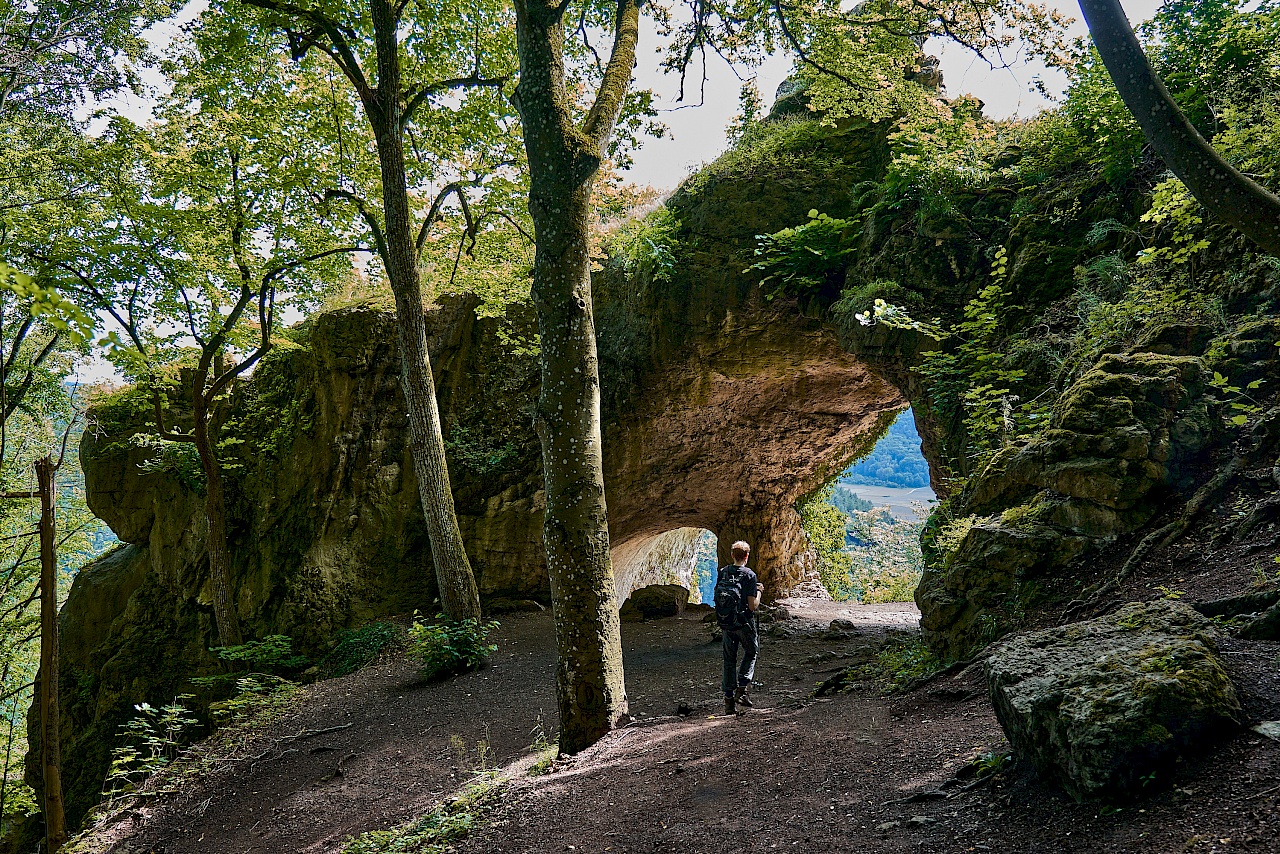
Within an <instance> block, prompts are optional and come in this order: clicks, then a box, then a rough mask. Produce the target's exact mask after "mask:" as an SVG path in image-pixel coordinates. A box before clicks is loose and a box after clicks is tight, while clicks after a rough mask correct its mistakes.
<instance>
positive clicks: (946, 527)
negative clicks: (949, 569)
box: [934, 516, 986, 559]
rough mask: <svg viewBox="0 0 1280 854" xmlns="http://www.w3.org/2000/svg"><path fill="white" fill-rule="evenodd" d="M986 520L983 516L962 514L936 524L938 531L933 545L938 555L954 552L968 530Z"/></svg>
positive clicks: (967, 533) (944, 555)
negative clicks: (956, 517)
mask: <svg viewBox="0 0 1280 854" xmlns="http://www.w3.org/2000/svg"><path fill="white" fill-rule="evenodd" d="M985 521H986V518H985V517H983V516H962V517H960V518H958V519H949V520H947V521H945V522H943V523H941V524H940V525H939V526H938V533H937V534H936V535H935V537H934V545H935V546H936V547H937V549H938V553H939V555H941V556H943V558H944V559H945V557H946V556H947V555H950V554H952V553H954V552H955V551H956V550H957V549H959V548H960V544H961V543H962V542H964V538H965V537H967V536H968V535H969V531H971V530H973V528H974V526H975V525H980V524H982V523H983V522H985Z"/></svg>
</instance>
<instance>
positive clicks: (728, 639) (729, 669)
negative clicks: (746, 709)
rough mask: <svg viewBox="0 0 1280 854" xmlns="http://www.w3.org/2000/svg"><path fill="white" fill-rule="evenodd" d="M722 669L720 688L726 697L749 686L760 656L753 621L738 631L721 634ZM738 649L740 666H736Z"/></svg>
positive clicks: (757, 636)
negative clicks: (722, 647) (740, 657)
mask: <svg viewBox="0 0 1280 854" xmlns="http://www.w3.org/2000/svg"><path fill="white" fill-rule="evenodd" d="M723 642H724V668H723V669H722V670H721V673H720V687H721V688H723V689H724V695H725V696H726V697H729V696H731V695H732V694H733V693H734V691H736V690H737V689H738V688H740V687H742V688H745V687H747V686H748V685H750V684H751V677H752V676H754V675H755V672H756V659H757V658H758V657H759V656H760V634H759V632H757V631H756V621H755V620H754V619H753V620H751V621H750V622H749V623H747V624H746V625H745V626H743V627H742V628H740V629H734V630H732V631H730V630H729V629H725V630H724V632H723ZM738 647H742V664H741V665H739V664H738Z"/></svg>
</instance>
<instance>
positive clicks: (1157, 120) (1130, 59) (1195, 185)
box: [1080, 0, 1280, 255]
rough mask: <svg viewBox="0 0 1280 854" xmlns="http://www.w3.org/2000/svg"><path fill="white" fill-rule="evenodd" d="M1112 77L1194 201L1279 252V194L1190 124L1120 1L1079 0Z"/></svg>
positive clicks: (1146, 132)
mask: <svg viewBox="0 0 1280 854" xmlns="http://www.w3.org/2000/svg"><path fill="white" fill-rule="evenodd" d="M1080 11H1081V12H1083V13H1084V18H1085V21H1086V22H1087V23H1088V25H1089V33H1090V35H1092V36H1093V43H1094V44H1095V45H1097V48H1098V54H1099V55H1100V56H1101V57H1102V62H1103V64H1104V65H1105V66H1106V67H1107V72H1108V73H1109V74H1110V75H1111V80H1112V82H1114V83H1115V86H1116V89H1117V90H1118V91H1119V92H1120V97H1121V98H1122V99H1123V100H1124V104H1125V106H1126V107H1128V108H1129V112H1130V113H1132V114H1133V117H1134V119H1135V120H1136V121H1137V122H1138V126H1139V127H1141V128H1142V134H1143V136H1145V137H1146V139H1147V142H1148V143H1150V145H1151V147H1152V148H1154V149H1155V150H1156V153H1157V154H1159V155H1160V158H1161V159H1162V160H1164V162H1165V165H1167V166H1168V167H1169V169H1170V170H1172V172H1173V174H1175V175H1177V176H1178V177H1179V178H1180V179H1182V183H1184V184H1186V185H1187V189H1188V190H1190V191H1191V195H1193V196H1195V199H1196V201H1198V202H1199V203H1200V204H1202V205H1204V207H1205V209H1206V210H1207V211H1209V213H1210V214H1212V215H1213V216H1214V217H1216V218H1218V219H1220V220H1222V221H1223V222H1225V223H1227V224H1228V225H1230V226H1232V227H1234V228H1235V229H1237V230H1238V231H1239V232H1240V233H1241V234H1243V235H1245V236H1246V237H1248V238H1249V239H1250V240H1252V241H1253V242H1254V243H1256V244H1258V246H1260V247H1261V248H1262V249H1263V250H1265V251H1266V252H1269V253H1270V254H1272V255H1280V197H1277V196H1276V195H1275V194H1274V193H1272V192H1271V191H1269V190H1268V189H1267V188H1266V187H1263V186H1262V185H1261V184H1258V183H1257V182H1256V181H1254V180H1252V179H1250V178H1248V177H1247V176H1245V175H1243V174H1241V172H1240V171H1239V170H1237V169H1236V168H1235V167H1234V166H1232V165H1231V164H1229V163H1227V162H1226V161H1225V160H1224V159H1223V158H1222V156H1221V155H1219V154H1218V152H1217V151H1215V150H1214V149H1213V146H1211V145H1210V144H1209V143H1208V142H1207V141H1206V140H1205V138H1204V137H1202V136H1201V135H1200V132H1199V131H1197V130H1196V129H1195V127H1194V126H1192V124H1191V122H1189V121H1188V120H1187V117H1186V116H1185V115H1183V113H1182V110H1180V109H1179V108H1178V105H1177V102H1175V101H1174V100H1173V96H1172V95H1170V94H1169V90H1168V89H1166V88H1165V85H1164V83H1163V82H1161V80H1160V78H1159V77H1158V76H1157V75H1156V73H1155V70H1154V69H1153V68H1152V67H1151V63H1150V62H1148V61H1147V55H1146V54H1145V53H1144V52H1143V50H1142V45H1141V44H1139V43H1138V38H1137V36H1135V35H1134V33H1133V28H1132V27H1130V26H1129V19H1128V18H1126V17H1125V14H1124V9H1122V8H1121V7H1120V2H1119V0H1080Z"/></svg>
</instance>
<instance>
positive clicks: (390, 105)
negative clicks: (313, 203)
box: [365, 0, 480, 620]
mask: <svg viewBox="0 0 1280 854" xmlns="http://www.w3.org/2000/svg"><path fill="white" fill-rule="evenodd" d="M370 7H371V10H372V12H373V21H374V30H375V39H376V49H377V54H378V89H377V92H376V94H375V98H374V101H373V102H372V103H366V104H365V112H366V113H367V114H368V117H369V121H370V123H371V124H372V126H373V132H374V134H375V136H376V137H377V145H378V165H379V167H380V169H381V172H382V204H383V211H384V216H385V218H386V219H385V223H384V226H383V234H384V239H385V258H384V261H385V263H386V267H387V278H388V280H389V281H390V283H391V290H392V292H393V293H394V294H395V297H396V328H397V331H398V333H399V339H400V383H401V386H402V387H403V389H404V400H405V408H406V409H407V411H408V414H409V447H410V450H411V452H412V454H413V468H414V472H415V473H416V474H417V476H418V493H419V497H420V498H421V501H422V513H423V515H424V516H425V517H426V522H427V535H428V536H429V537H430V539H431V558H432V560H433V561H434V563H435V570H436V582H437V585H438V586H439V588H440V605H441V607H442V608H443V609H444V612H445V614H446V615H448V616H449V617H451V618H453V619H455V620H468V619H476V620H478V619H480V592H479V590H478V589H477V588H476V579H475V575H474V574H473V573H472V571H471V563H470V561H469V560H468V559H467V552H466V548H465V547H464V546H463V543H462V532H461V531H459V530H458V516H457V513H456V511H455V509H454V504H453V491H452V489H451V488H450V485H449V469H448V467H447V465H446V463H445V453H444V435H443V433H442V430H441V425H440V409H439V407H438V405H437V403H436V384H435V378H434V377H433V376H432V374H431V356H430V353H429V352H428V350H427V325H426V320H425V318H424V317H423V306H422V285H421V282H420V279H419V273H418V255H417V251H416V247H415V245H414V235H413V223H412V220H411V218H410V214H409V192H408V181H407V178H406V176H405V158H404V137H403V134H402V133H401V128H400V124H401V109H402V105H401V103H400V61H399V43H398V38H397V35H396V31H395V21H394V18H393V16H392V9H391V4H390V3H386V2H384V1H383V0H371V2H370Z"/></svg>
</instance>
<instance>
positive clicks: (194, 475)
mask: <svg viewBox="0 0 1280 854" xmlns="http://www.w3.org/2000/svg"><path fill="white" fill-rule="evenodd" d="M130 444H132V445H134V446H136V447H138V448H142V449H144V450H147V451H149V452H150V453H151V454H152V456H150V457H149V458H148V459H147V460H146V461H145V462H143V463H142V464H141V465H139V466H138V468H139V469H140V470H141V471H143V472H144V473H146V474H158V473H164V474H171V475H173V477H174V479H175V480H177V481H178V483H180V484H182V485H183V486H185V487H186V488H187V489H189V490H191V491H192V492H194V493H196V494H197V495H203V494H204V491H205V487H206V485H207V484H206V481H205V473H204V466H203V465H201V463H200V454H199V453H197V452H196V448H195V445H192V444H190V443H187V442H166V441H164V440H162V439H161V438H160V437H159V436H157V435H155V434H154V433H135V434H133V436H131V437H130Z"/></svg>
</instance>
